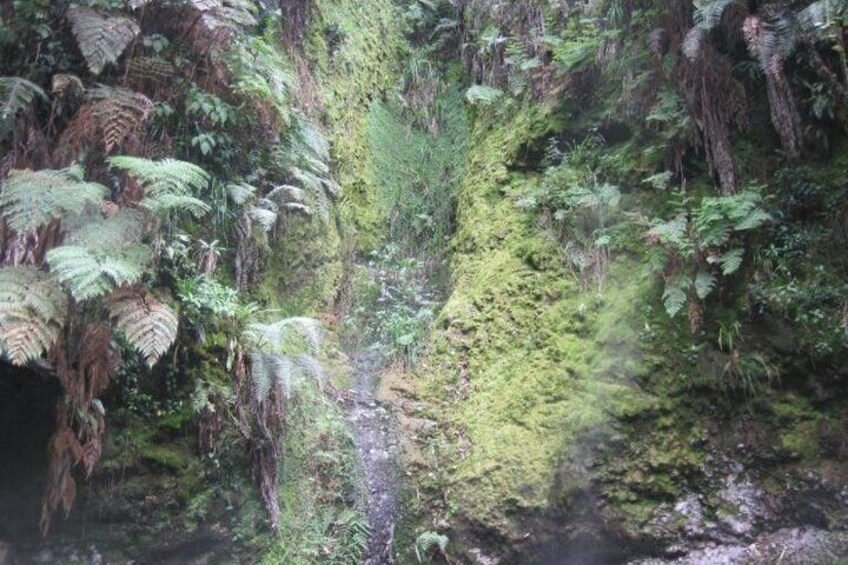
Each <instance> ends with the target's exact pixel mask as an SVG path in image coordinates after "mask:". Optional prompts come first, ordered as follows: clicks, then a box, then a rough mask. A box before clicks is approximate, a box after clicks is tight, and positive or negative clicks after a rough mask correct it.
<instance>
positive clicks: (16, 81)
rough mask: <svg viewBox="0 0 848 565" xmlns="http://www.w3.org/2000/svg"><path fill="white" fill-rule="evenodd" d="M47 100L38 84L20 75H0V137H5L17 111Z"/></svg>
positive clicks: (19, 111)
mask: <svg viewBox="0 0 848 565" xmlns="http://www.w3.org/2000/svg"><path fill="white" fill-rule="evenodd" d="M39 99H41V100H47V94H46V93H45V92H44V90H42V88H41V87H40V86H38V85H37V84H35V83H34V82H30V81H28V80H26V79H24V78H20V77H0V139H2V138H3V137H5V136H6V135H7V134H8V132H9V131H11V129H12V126H13V124H14V122H15V118H16V117H17V116H18V114H19V113H21V112H23V111H25V110H27V109H29V108H32V106H33V105H34V104H35V103H36V102H37V101H38V100H39Z"/></svg>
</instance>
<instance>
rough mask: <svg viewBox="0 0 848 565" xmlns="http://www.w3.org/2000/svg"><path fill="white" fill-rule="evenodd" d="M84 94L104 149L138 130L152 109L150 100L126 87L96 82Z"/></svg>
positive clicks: (108, 149) (116, 145)
mask: <svg viewBox="0 0 848 565" xmlns="http://www.w3.org/2000/svg"><path fill="white" fill-rule="evenodd" d="M88 96H89V99H90V100H91V102H92V113H93V115H94V117H95V120H96V122H97V125H98V127H99V128H100V131H102V132H103V144H104V148H105V149H106V153H109V152H111V151H112V150H113V149H115V148H116V147H118V146H119V145H120V144H121V143H123V141H124V140H125V139H127V137H129V136H130V135H132V134H133V133H136V132H138V131H140V130H141V128H142V127H143V125H144V123H145V122H146V121H147V119H148V118H149V117H150V115H151V114H152V113H153V109H154V105H153V101H152V100H150V99H149V98H148V97H146V96H144V95H143V94H139V93H138V92H133V91H132V90H128V89H126V88H119V87H112V86H98V87H97V88H95V89H93V90H92V91H91V92H90V93H89V95H88Z"/></svg>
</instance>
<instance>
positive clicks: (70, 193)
mask: <svg viewBox="0 0 848 565" xmlns="http://www.w3.org/2000/svg"><path fill="white" fill-rule="evenodd" d="M82 174H83V171H82V169H81V168H80V167H71V168H68V169H61V170H47V169H45V170H41V171H35V172H33V171H12V172H10V173H9V178H7V179H6V183H5V185H4V187H3V190H2V192H0V207H2V209H3V211H2V216H3V219H4V220H5V221H6V223H7V224H9V226H10V227H11V228H12V229H14V230H15V231H26V230H29V229H35V228H37V227H39V226H43V225H46V224H49V223H50V222H51V221H53V220H58V219H61V218H62V217H64V216H66V215H68V214H72V213H73V214H80V213H82V212H83V210H84V209H85V207H86V206H87V205H89V204H96V203H99V202H101V201H102V200H103V199H104V198H105V197H106V195H107V194H108V193H109V190H108V189H107V188H106V187H105V186H103V185H100V184H97V183H93V182H83V180H82Z"/></svg>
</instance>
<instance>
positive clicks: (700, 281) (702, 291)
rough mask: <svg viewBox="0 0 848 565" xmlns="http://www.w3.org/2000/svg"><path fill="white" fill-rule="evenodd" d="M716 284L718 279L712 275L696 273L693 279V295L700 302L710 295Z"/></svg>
mask: <svg viewBox="0 0 848 565" xmlns="http://www.w3.org/2000/svg"><path fill="white" fill-rule="evenodd" d="M717 284H718V279H717V278H716V276H715V275H714V274H712V273H698V275H697V276H696V277H695V294H697V295H698V298H700V299H701V300H703V299H705V298H706V297H707V296H709V295H710V294H712V292H713V290H715V287H716V285H717Z"/></svg>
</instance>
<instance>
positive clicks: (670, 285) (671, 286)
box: [663, 278, 688, 318]
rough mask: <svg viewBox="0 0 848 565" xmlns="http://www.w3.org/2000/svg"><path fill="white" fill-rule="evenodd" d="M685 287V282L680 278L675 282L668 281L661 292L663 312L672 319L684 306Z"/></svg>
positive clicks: (685, 299)
mask: <svg viewBox="0 0 848 565" xmlns="http://www.w3.org/2000/svg"><path fill="white" fill-rule="evenodd" d="M687 286H688V285H687V283H686V281H685V280H684V279H682V278H680V279H677V280H675V281H668V282H666V284H665V290H664V291H663V304H664V306H665V311H666V312H668V315H669V316H671V317H672V318H673V317H674V316H676V315H677V313H678V312H680V311H681V310H682V309H683V307H684V306H686V301H687V298H686V288H687Z"/></svg>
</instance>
